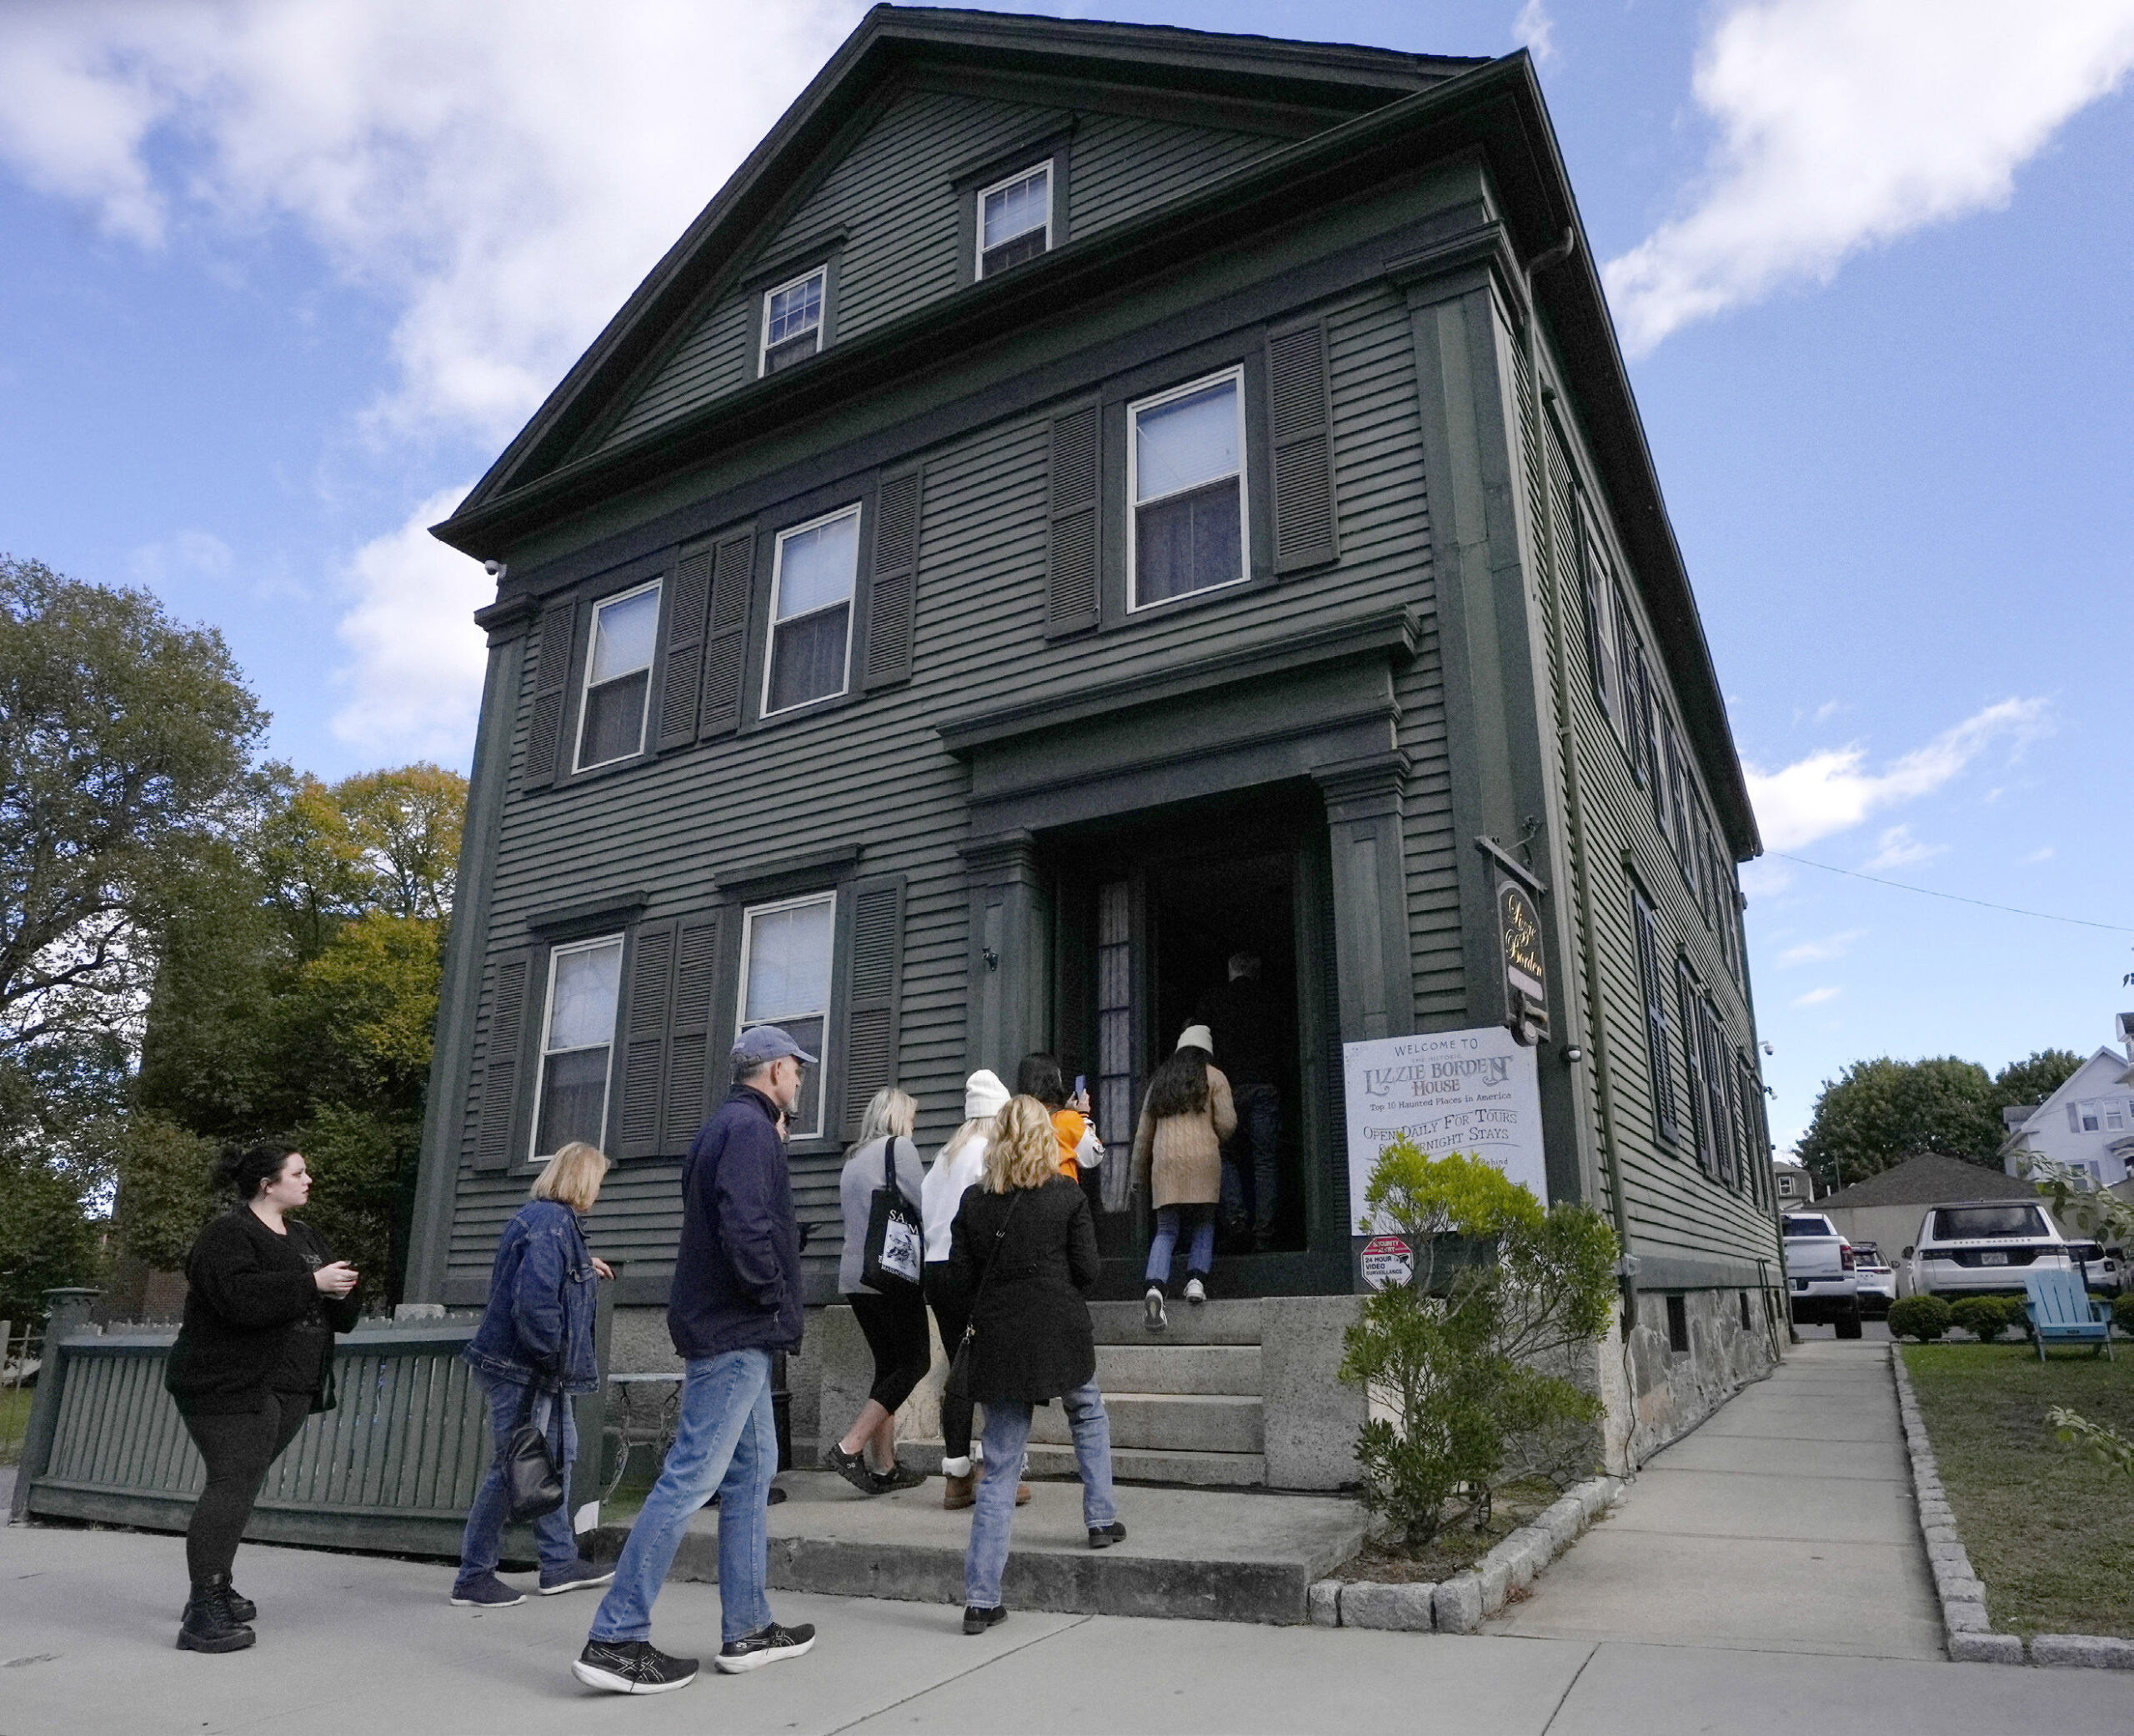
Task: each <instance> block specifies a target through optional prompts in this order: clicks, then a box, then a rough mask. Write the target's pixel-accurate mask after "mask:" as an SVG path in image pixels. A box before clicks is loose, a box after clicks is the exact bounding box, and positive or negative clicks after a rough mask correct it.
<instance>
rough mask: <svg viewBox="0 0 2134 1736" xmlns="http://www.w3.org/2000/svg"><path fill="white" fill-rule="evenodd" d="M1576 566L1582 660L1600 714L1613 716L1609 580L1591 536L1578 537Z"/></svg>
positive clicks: (1613, 640)
mask: <svg viewBox="0 0 2134 1736" xmlns="http://www.w3.org/2000/svg"><path fill="white" fill-rule="evenodd" d="M1578 566H1579V578H1580V590H1581V591H1582V593H1584V596H1583V613H1584V614H1585V660H1586V663H1587V664H1588V666H1589V667H1590V668H1591V670H1592V672H1593V697H1594V698H1595V700H1596V701H1597V702H1598V703H1599V704H1600V707H1601V714H1602V715H1603V716H1605V717H1607V718H1614V717H1615V715H1616V702H1617V689H1616V680H1617V677H1616V626H1615V623H1614V622H1613V621H1612V620H1611V618H1609V613H1608V604H1609V601H1610V598H1611V594H1612V582H1611V579H1610V578H1609V577H1608V569H1607V566H1606V563H1605V562H1604V561H1603V560H1602V559H1601V551H1600V550H1599V549H1598V548H1595V547H1594V545H1593V539H1592V538H1590V537H1587V536H1580V538H1579V558H1578Z"/></svg>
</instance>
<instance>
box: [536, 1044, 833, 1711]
mask: <svg viewBox="0 0 2134 1736" xmlns="http://www.w3.org/2000/svg"><path fill="white" fill-rule="evenodd" d="M813 1061H814V1056H813V1055H811V1054H809V1053H807V1052H806V1051H805V1050H804V1049H803V1048H801V1047H800V1045H799V1044H798V1043H795V1042H794V1040H793V1039H792V1038H790V1037H789V1036H787V1035H786V1033H784V1032H783V1031H781V1030H779V1028H777V1027H776V1026H775V1025H758V1026H757V1027H755V1028H754V1029H753V1030H749V1031H745V1032H744V1033H742V1035H741V1038H740V1040H739V1042H737V1043H735V1044H734V1088H733V1090H732V1091H731V1092H730V1093H729V1094H728V1096H727V1098H726V1101H725V1102H724V1103H723V1104H721V1105H720V1106H719V1111H718V1113H716V1114H714V1116H713V1117H712V1118H711V1119H710V1120H709V1121H708V1122H706V1123H704V1127H703V1128H702V1129H701V1131H699V1133H698V1134H697V1137H696V1140H695V1143H693V1144H692V1145H691V1146H690V1147H689V1156H688V1157H687V1158H684V1160H683V1164H682V1236H681V1241H680V1243H679V1246H678V1247H677V1248H676V1249H675V1253H674V1288H673V1290H672V1291H671V1292H670V1293H669V1299H668V1304H667V1330H668V1333H669V1335H670V1336H671V1337H672V1338H673V1339H674V1348H675V1349H676V1351H677V1352H679V1353H680V1355H681V1357H682V1358H683V1361H684V1363H686V1364H687V1368H686V1370H685V1372H684V1375H683V1378H682V1403H681V1419H680V1423H679V1427H678V1428H677V1429H676V1431H675V1434H674V1445H673V1446H672V1447H670V1448H668V1451H667V1462H666V1463H665V1464H664V1465H663V1466H662V1467H661V1468H660V1472H659V1480H658V1481H657V1482H656V1483H654V1484H653V1486H652V1493H650V1494H649V1495H648V1496H646V1497H645V1502H644V1510H643V1511H642V1512H641V1513H639V1515H638V1518H637V1523H635V1524H634V1525H632V1526H631V1527H630V1534H629V1541H627V1542H626V1543H624V1545H623V1553H622V1558H621V1559H620V1560H619V1561H618V1562H617V1563H615V1583H614V1584H613V1585H611V1586H610V1587H609V1588H608V1595H607V1596H606V1597H605V1598H602V1599H601V1602H600V1610H599V1614H597V1615H595V1616H594V1618H593V1631H592V1633H590V1634H589V1636H588V1637H587V1639H586V1643H585V1649H584V1651H583V1652H582V1653H579V1658H578V1660H577V1662H576V1663H573V1664H572V1665H571V1673H572V1674H574V1675H575V1676H576V1677H577V1678H578V1679H579V1681H581V1682H584V1683H586V1684H587V1685H588V1686H589V1687H593V1688H606V1689H608V1690H609V1692H611V1693H667V1692H669V1690H671V1689H673V1688H686V1687H687V1686H688V1685H689V1683H691V1682H693V1681H694V1680H695V1679H696V1675H697V1660H696V1659H695V1658H676V1657H672V1656H669V1654H668V1653H665V1652H663V1651H661V1650H660V1649H659V1648H658V1647H657V1646H655V1645H654V1644H653V1643H652V1605H653V1600H654V1598H657V1597H658V1596H659V1588H660V1587H661V1586H662V1585H663V1584H664V1583H666V1579H667V1570H668V1569H669V1568H670V1567H672V1566H673V1565H674V1552H675V1550H676V1549H677V1548H679V1547H680V1544H681V1541H682V1534H683V1533H684V1531H685V1530H687V1529H688V1528H689V1520H690V1518H691V1517H692V1516H693V1515H694V1513H696V1511H697V1510H698V1509H699V1508H701V1507H702V1506H703V1505H704V1503H705V1502H707V1501H709V1499H710V1498H711V1497H712V1495H713V1494H714V1492H715V1493H717V1494H718V1496H719V1618H720V1627H721V1629H722V1638H723V1639H724V1644H723V1645H722V1646H721V1648H719V1655H718V1657H717V1658H715V1659H714V1660H713V1661H714V1663H715V1665H716V1666H717V1668H719V1669H720V1670H721V1671H724V1672H725V1673H728V1674H733V1673H737V1672H739V1671H742V1670H751V1669H756V1668H760V1667H761V1666H762V1665H764V1664H766V1663H777V1662H779V1660H780V1659H783V1658H797V1657H799V1655H800V1654H801V1653H804V1652H805V1651H807V1650H808V1649H809V1648H810V1647H811V1646H813V1645H814V1643H815V1630H814V1628H811V1627H793V1628H786V1627H781V1626H779V1623H777V1622H775V1621H774V1620H773V1619H772V1618H771V1613H770V1604H769V1600H768V1599H767V1598H765V1596H764V1579H765V1578H766V1577H767V1575H768V1573H769V1537H768V1534H767V1528H766V1525H765V1517H766V1514H767V1513H768V1511H769V1503H770V1480H771V1478H772V1477H773V1476H774V1474H775V1473H776V1472H777V1470H778V1429H777V1424H776V1423H775V1421H774V1418H773V1415H772V1412H771V1402H770V1375H771V1358H772V1356H773V1355H774V1353H777V1352H779V1351H781V1350H786V1351H791V1350H797V1349H799V1348H800V1325H801V1319H800V1231H799V1224H798V1223H796V1222H795V1220H794V1215H793V1187H792V1181H791V1178H790V1177H789V1175H788V1173H787V1172H786V1167H785V1148H784V1144H783V1143H781V1142H780V1141H779V1136H778V1120H779V1113H780V1112H781V1111H783V1112H787V1113H789V1112H790V1111H791V1110H792V1108H793V1107H794V1104H795V1103H797V1102H798V1101H799V1093H800V1069H801V1068H802V1067H803V1066H805V1065H807V1064H809V1063H812V1062H813Z"/></svg>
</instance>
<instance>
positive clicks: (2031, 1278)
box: [2023, 1271, 2111, 1362]
mask: <svg viewBox="0 0 2134 1736" xmlns="http://www.w3.org/2000/svg"><path fill="white" fill-rule="evenodd" d="M2023 1290H2024V1297H2023V1312H2024V1313H2026V1314H2028V1315H2029V1316H2030V1319H2031V1337H2032V1338H2033V1339H2035V1340H2036V1344H2037V1359H2038V1360H2039V1361H2040V1362H2043V1361H2044V1360H2045V1347H2046V1345H2047V1344H2048V1343H2051V1344H2095V1345H2096V1347H2097V1348H2099V1349H2101V1350H2102V1351H2103V1352H2104V1353H2105V1356H2106V1358H2107V1359H2110V1358H2111V1309H2110V1308H2107V1307H2106V1306H2105V1304H2104V1303H2101V1302H2099V1301H2096V1299H2095V1298H2092V1297H2091V1294H2090V1293H2089V1292H2088V1291H2087V1290H2086V1289H2084V1288H2082V1283H2081V1279H2080V1278H2077V1277H2076V1275H2075V1273H2072V1272H2051V1271H2048V1272H2026V1273H2024V1274H2023Z"/></svg>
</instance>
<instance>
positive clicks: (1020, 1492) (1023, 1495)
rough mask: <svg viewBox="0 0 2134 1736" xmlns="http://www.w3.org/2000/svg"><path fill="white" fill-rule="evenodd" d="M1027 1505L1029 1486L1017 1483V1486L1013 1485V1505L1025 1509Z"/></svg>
mask: <svg viewBox="0 0 2134 1736" xmlns="http://www.w3.org/2000/svg"><path fill="white" fill-rule="evenodd" d="M1029 1504H1030V1486H1029V1484H1028V1483H1017V1484H1016V1485H1015V1505H1016V1506H1018V1507H1027V1506H1029Z"/></svg>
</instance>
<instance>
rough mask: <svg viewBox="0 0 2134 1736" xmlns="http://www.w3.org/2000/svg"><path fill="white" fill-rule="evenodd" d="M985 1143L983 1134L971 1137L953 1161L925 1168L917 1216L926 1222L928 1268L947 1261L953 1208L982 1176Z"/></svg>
mask: <svg viewBox="0 0 2134 1736" xmlns="http://www.w3.org/2000/svg"><path fill="white" fill-rule="evenodd" d="M986 1143H987V1141H986V1138H985V1135H984V1134H983V1133H977V1134H974V1135H973V1136H972V1138H970V1140H969V1142H968V1143H966V1144H965V1145H964V1147H963V1148H962V1149H961V1150H960V1151H959V1152H958V1153H956V1154H955V1156H954V1157H953V1158H950V1157H946V1156H943V1157H938V1158H934V1161H933V1163H931V1164H929V1166H928V1168H927V1171H926V1179H925V1181H924V1182H923V1183H920V1186H919V1216H920V1217H922V1218H924V1219H925V1221H926V1258H927V1261H928V1263H929V1264H931V1263H934V1262H936V1261H939V1260H945V1259H947V1258H948V1257H949V1229H950V1228H951V1227H952V1226H953V1225H954V1223H955V1221H956V1208H957V1207H958V1206H959V1205H961V1204H962V1203H964V1194H965V1193H968V1192H969V1191H970V1189H971V1188H974V1187H976V1186H977V1185H978V1183H979V1178H980V1177H981V1176H983V1175H984V1173H985V1147H986Z"/></svg>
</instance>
